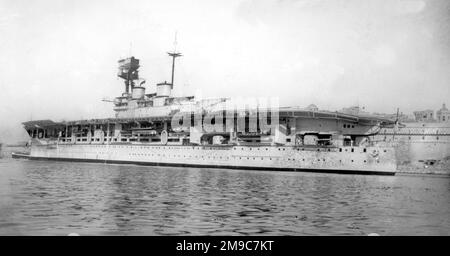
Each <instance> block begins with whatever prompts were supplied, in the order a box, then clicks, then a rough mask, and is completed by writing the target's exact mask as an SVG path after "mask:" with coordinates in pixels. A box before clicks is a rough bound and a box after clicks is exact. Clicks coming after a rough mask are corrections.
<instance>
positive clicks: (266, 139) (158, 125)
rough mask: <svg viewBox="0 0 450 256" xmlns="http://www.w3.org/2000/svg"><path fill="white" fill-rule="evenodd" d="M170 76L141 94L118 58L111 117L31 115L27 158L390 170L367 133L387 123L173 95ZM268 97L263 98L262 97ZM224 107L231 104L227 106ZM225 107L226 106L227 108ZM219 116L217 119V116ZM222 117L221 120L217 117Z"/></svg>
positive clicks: (133, 65) (385, 149)
mask: <svg viewBox="0 0 450 256" xmlns="http://www.w3.org/2000/svg"><path fill="white" fill-rule="evenodd" d="M169 56H171V57H172V58H173V62H172V77H171V82H170V83H169V82H167V81H165V82H162V83H158V84H157V85H156V92H152V93H146V87H145V86H144V83H145V80H143V79H140V78H139V67H140V63H139V60H138V59H136V58H134V57H130V58H126V59H122V60H120V61H119V73H118V76H119V77H120V78H122V79H123V80H124V83H125V87H124V92H123V93H122V95H121V96H119V97H116V98H115V99H114V100H113V101H112V102H113V103H114V108H113V109H114V111H115V113H116V114H115V117H112V118H104V119H93V120H76V121H67V122H53V121H51V120H40V121H29V122H25V123H24V127H25V129H26V130H27V132H28V134H29V135H30V139H31V153H30V158H31V159H48V160H68V161H93V162H103V163H132V164H143V165H167V166H194V167H215V168H236V169H259V170H291V171H315V172H335V173H363V174H385V175H393V174H395V172H396V168H397V166H396V159H395V154H394V148H393V147H390V146H379V145H376V144H374V143H373V142H372V141H371V140H370V137H371V136H373V135H375V134H377V133H378V132H379V131H380V129H381V127H382V126H383V125H388V124H392V123H393V122H392V121H390V120H387V119H383V118H379V117H367V116H359V115H352V114H345V113H338V112H329V111H319V110H318V108H317V107H315V106H312V107H311V108H310V109H306V110H305V109H301V108H298V107H279V106H273V105H270V104H269V107H267V104H263V105H264V106H265V107H261V106H259V105H257V106H248V105H249V104H248V102H246V103H245V104H244V105H243V106H241V105H240V106H238V107H236V106H235V105H233V104H231V103H232V102H233V101H232V99H227V98H218V99H210V100H196V99H195V98H194V97H193V96H188V97H174V96H172V93H171V92H172V89H173V86H174V85H173V74H174V67H175V58H177V57H180V56H181V54H180V53H175V52H174V53H169ZM266 103H267V102H266ZM229 106H232V108H231V109H229ZM230 110H231V111H230ZM219 117H223V118H222V119H220V118H219ZM220 120H222V121H223V122H219V121H220Z"/></svg>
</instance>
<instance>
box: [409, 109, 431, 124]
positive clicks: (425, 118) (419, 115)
mask: <svg viewBox="0 0 450 256" xmlns="http://www.w3.org/2000/svg"><path fill="white" fill-rule="evenodd" d="M414 118H415V120H416V122H434V121H436V120H435V119H434V111H433V110H430V109H427V110H421V111H414Z"/></svg>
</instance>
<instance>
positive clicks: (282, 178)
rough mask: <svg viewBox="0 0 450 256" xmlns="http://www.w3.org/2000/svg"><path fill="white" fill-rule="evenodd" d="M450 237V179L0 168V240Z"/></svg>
mask: <svg viewBox="0 0 450 256" xmlns="http://www.w3.org/2000/svg"><path fill="white" fill-rule="evenodd" d="M69 233H78V234H80V235H367V234H369V233H377V234H379V235H450V178H448V177H433V176H365V175H339V174H318V173H301V172H271V171H245V170H223V169H198V168H172V167H144V166H134V165H106V164H92V163H69V162H53V161H32V160H23V159H11V158H10V157H4V158H2V159H0V235H64V236H65V235H67V234H69Z"/></svg>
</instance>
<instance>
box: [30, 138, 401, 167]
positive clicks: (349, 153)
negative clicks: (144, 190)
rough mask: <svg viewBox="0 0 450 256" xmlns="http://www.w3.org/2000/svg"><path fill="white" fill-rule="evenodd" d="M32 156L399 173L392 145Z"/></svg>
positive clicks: (37, 152) (83, 150)
mask: <svg viewBox="0 0 450 256" xmlns="http://www.w3.org/2000/svg"><path fill="white" fill-rule="evenodd" d="M29 159H34V160H59V161H82V162H99V163H115V164H138V165H149V166H176V167H200V168H225V169H246V170H267V171H305V172H323V173H342V174H376V175H394V174H395V172H396V161H395V155H394V151H393V149H392V148H380V147H367V148H359V147H355V148H351V147H348V148H347V147H345V148H300V147H287V146H280V147H275V146H181V145H177V146H170V145H157V146H156V145H142V144H133V145H130V144H128V145H123V144H53V145H33V146H32V148H31V154H30V157H29Z"/></svg>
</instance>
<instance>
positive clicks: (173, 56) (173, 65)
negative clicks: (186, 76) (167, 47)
mask: <svg viewBox="0 0 450 256" xmlns="http://www.w3.org/2000/svg"><path fill="white" fill-rule="evenodd" d="M167 54H169V56H171V57H172V80H171V82H170V84H171V85H172V89H173V76H174V73H175V58H177V57H181V56H183V55H181V53H179V52H175V51H173V52H168V53H167Z"/></svg>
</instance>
